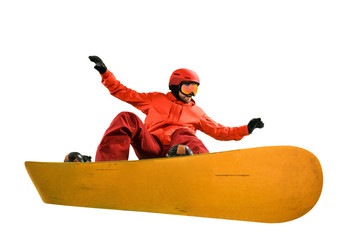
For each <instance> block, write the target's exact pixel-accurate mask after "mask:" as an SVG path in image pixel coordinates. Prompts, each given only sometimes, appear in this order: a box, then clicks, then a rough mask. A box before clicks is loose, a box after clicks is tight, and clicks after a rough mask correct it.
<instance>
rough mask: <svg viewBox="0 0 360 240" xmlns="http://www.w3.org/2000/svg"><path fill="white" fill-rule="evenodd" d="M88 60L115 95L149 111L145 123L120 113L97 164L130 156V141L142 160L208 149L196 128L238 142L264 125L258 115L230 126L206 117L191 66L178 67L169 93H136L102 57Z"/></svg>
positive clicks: (98, 151) (102, 143) (218, 138)
mask: <svg viewBox="0 0 360 240" xmlns="http://www.w3.org/2000/svg"><path fill="white" fill-rule="evenodd" d="M89 59H90V60H91V61H92V62H94V63H95V64H96V65H95V67H94V68H95V69H96V70H98V71H99V73H100V74H101V77H102V84H103V85H104V86H105V87H106V88H108V89H109V91H110V94H111V95H113V96H115V97H116V98H118V99H120V100H122V101H125V102H127V103H129V104H131V105H133V106H134V107H135V108H137V109H139V110H140V111H142V112H143V113H144V114H146V118H145V124H144V123H143V122H142V121H141V120H140V119H139V118H138V117H137V116H136V115H135V114H134V113H130V112H122V113H120V114H119V115H117V116H116V117H115V119H114V120H113V121H112V123H111V124H110V126H109V128H108V129H107V130H106V132H105V134H104V136H103V138H102V140H101V142H100V144H99V146H98V149H97V152H96V156H95V161H96V162H97V161H118V160H128V157H129V148H130V145H131V146H132V147H133V149H134V151H135V153H136V155H137V157H138V158H139V159H148V158H158V157H164V156H168V157H171V156H179V155H192V154H200V153H208V152H209V151H208V149H207V148H206V147H205V146H204V144H203V142H202V141H201V140H200V139H198V138H197V137H196V136H195V133H196V130H200V131H202V132H204V133H206V134H207V135H209V136H211V137H213V138H215V139H217V140H240V139H242V138H243V137H244V136H247V135H249V134H251V133H252V131H253V130H254V129H255V128H262V127H263V126H264V123H263V122H262V121H261V119H260V118H254V119H252V120H251V121H250V122H249V124H248V125H244V126H240V127H226V126H223V125H221V124H219V123H216V122H215V121H214V120H212V119H211V118H210V117H208V116H207V115H206V114H205V112H204V111H203V110H202V109H201V108H200V107H198V106H197V105H196V104H195V101H194V100H193V99H192V98H193V97H194V96H195V95H196V93H197V90H198V87H199V85H200V80H199V77H198V75H197V74H196V73H195V72H194V71H192V70H189V69H184V68H183V69H178V70H175V71H174V72H173V73H172V75H171V77H170V81H169V88H170V90H171V92H168V93H167V94H164V93H159V92H151V93H138V92H136V91H134V90H132V89H129V88H127V87H125V86H124V85H123V84H122V83H120V81H118V80H117V79H116V78H115V76H114V75H113V74H112V73H111V72H110V71H109V70H108V69H107V68H106V66H105V64H104V63H103V61H102V60H101V59H100V58H99V57H97V56H90V57H89ZM76 154H78V153H75V154H74V153H72V157H70V159H69V157H68V156H67V160H66V159H65V161H74V159H75V161H76V160H77V159H78V158H81V157H82V156H81V154H78V155H76ZM69 155H70V154H69ZM76 156H78V157H76ZM85 158H86V156H85ZM79 161H81V159H80V160H79Z"/></svg>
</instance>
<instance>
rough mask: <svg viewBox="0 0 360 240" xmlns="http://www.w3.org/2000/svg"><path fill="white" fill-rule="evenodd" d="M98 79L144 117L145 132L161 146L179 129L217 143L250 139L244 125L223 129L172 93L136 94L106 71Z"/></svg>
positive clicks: (223, 127) (193, 103) (167, 142)
mask: <svg viewBox="0 0 360 240" xmlns="http://www.w3.org/2000/svg"><path fill="white" fill-rule="evenodd" d="M101 76H102V83H103V84H104V86H105V87H106V88H107V89H109V91H110V94H111V95H113V96H114V97H116V98H118V99H120V100H122V101H124V102H127V103H129V104H131V105H133V106H134V107H135V108H137V109H139V110H140V111H142V112H143V113H144V114H146V118H145V126H146V128H147V129H148V131H149V132H150V134H152V135H154V136H156V137H157V138H158V139H159V140H160V142H161V143H162V144H163V145H164V146H167V145H169V144H170V141H171V135H172V133H173V132H174V131H175V130H177V129H179V128H187V129H189V130H190V132H192V133H193V134H195V133H196V130H200V131H202V132H204V133H205V134H207V135H209V136H211V137H213V138H215V139H217V140H240V139H242V138H243V137H244V136H247V135H249V132H248V128H247V125H244V126H240V127H226V126H223V125H221V124H219V123H217V122H215V121H214V120H212V119H211V118H210V117H208V116H207V115H206V114H205V112H204V111H203V110H202V109H201V108H200V107H198V106H197V105H196V104H195V102H194V101H193V100H192V102H190V103H184V102H182V101H180V100H177V99H176V97H175V96H174V95H173V94H172V93H171V92H168V93H167V94H164V93H160V92H150V93H138V92H136V91H134V90H132V89H130V88H127V87H125V86H124V85H123V84H121V83H120V81H118V80H116V78H115V76H114V74H113V73H111V72H110V71H109V70H107V71H106V72H105V73H104V74H101Z"/></svg>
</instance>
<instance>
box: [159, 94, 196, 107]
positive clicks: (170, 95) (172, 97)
mask: <svg viewBox="0 0 360 240" xmlns="http://www.w3.org/2000/svg"><path fill="white" fill-rule="evenodd" d="M166 97H167V98H169V99H170V100H171V101H172V102H174V103H177V104H180V105H190V106H194V105H195V101H194V99H191V102H189V103H184V102H183V101H181V100H178V99H177V98H176V97H175V96H174V95H173V94H172V92H168V93H167V94H166Z"/></svg>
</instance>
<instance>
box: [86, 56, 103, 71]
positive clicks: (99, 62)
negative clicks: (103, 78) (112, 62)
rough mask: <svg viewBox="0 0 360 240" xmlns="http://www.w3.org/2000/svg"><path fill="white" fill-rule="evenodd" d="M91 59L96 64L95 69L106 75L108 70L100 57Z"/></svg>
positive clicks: (90, 57)
mask: <svg viewBox="0 0 360 240" xmlns="http://www.w3.org/2000/svg"><path fill="white" fill-rule="evenodd" d="M89 59H90V61H92V62H94V63H95V64H96V65H95V67H94V68H95V69H96V70H98V71H99V73H101V74H104V73H105V72H106V69H107V68H106V66H105V64H104V63H103V61H102V60H101V59H100V58H99V57H98V56H89Z"/></svg>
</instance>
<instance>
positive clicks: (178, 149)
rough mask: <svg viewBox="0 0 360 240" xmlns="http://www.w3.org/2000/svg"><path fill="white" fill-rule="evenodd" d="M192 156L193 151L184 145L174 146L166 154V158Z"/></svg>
mask: <svg viewBox="0 0 360 240" xmlns="http://www.w3.org/2000/svg"><path fill="white" fill-rule="evenodd" d="M188 155H194V153H193V151H192V150H191V149H190V148H189V147H188V146H186V145H180V144H178V145H174V146H172V147H171V148H170V149H169V151H168V152H167V153H166V157H177V156H188Z"/></svg>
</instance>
